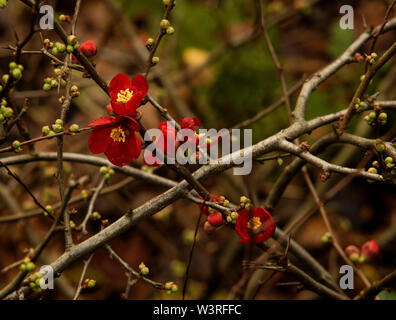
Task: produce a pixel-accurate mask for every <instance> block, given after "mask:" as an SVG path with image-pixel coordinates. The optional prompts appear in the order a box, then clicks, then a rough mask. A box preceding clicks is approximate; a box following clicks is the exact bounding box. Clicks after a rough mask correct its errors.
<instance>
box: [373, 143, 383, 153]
mask: <svg viewBox="0 0 396 320" xmlns="http://www.w3.org/2000/svg"><path fill="white" fill-rule="evenodd" d="M375 149H376V150H377V151H378V152H383V151H384V150H385V145H384V144H383V143H379V144H376V145H375Z"/></svg>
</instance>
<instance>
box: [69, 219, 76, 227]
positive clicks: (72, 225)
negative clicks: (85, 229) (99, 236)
mask: <svg viewBox="0 0 396 320" xmlns="http://www.w3.org/2000/svg"><path fill="white" fill-rule="evenodd" d="M70 228H71V229H76V223H75V222H74V221H73V220H70Z"/></svg>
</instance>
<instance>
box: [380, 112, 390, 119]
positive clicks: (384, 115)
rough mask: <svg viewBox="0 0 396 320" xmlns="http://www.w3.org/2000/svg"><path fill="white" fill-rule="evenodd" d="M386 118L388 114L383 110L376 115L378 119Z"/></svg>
mask: <svg viewBox="0 0 396 320" xmlns="http://www.w3.org/2000/svg"><path fill="white" fill-rule="evenodd" d="M387 119H388V115H387V114H386V113H385V112H381V113H380V114H379V115H378V120H387Z"/></svg>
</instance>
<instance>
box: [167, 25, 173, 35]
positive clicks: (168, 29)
mask: <svg viewBox="0 0 396 320" xmlns="http://www.w3.org/2000/svg"><path fill="white" fill-rule="evenodd" d="M166 33H167V34H169V35H171V34H174V33H175V29H174V28H173V27H172V26H171V27H168V28H166Z"/></svg>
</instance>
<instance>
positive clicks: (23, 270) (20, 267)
mask: <svg viewBox="0 0 396 320" xmlns="http://www.w3.org/2000/svg"><path fill="white" fill-rule="evenodd" d="M19 270H20V271H22V272H25V271H26V264H24V263H22V264H20V265H19Z"/></svg>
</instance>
